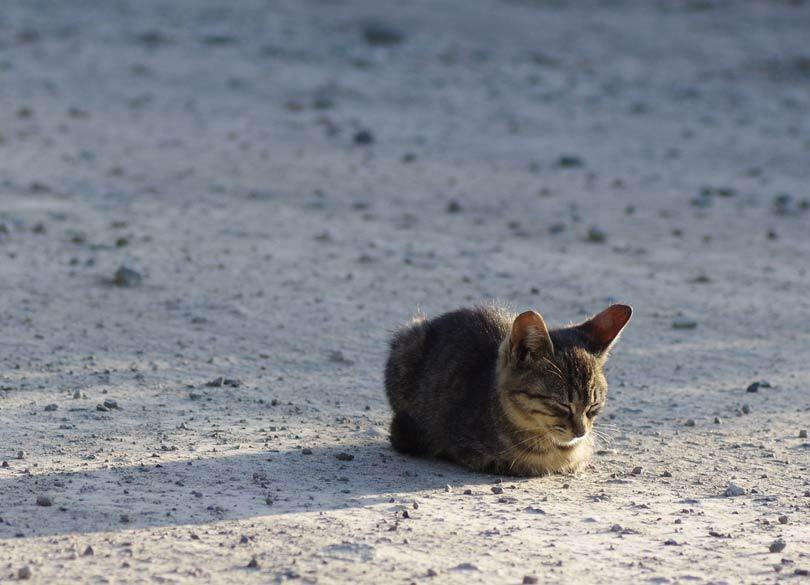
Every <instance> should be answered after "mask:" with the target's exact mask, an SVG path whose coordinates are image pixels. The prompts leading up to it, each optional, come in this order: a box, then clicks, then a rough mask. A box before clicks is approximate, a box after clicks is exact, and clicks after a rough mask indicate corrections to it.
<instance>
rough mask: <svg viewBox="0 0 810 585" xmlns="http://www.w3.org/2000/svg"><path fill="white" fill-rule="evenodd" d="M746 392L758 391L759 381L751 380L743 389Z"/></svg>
mask: <svg viewBox="0 0 810 585" xmlns="http://www.w3.org/2000/svg"><path fill="white" fill-rule="evenodd" d="M745 391H746V392H759V382H753V383H752V384H750V385H749V386H748V388H746V389H745Z"/></svg>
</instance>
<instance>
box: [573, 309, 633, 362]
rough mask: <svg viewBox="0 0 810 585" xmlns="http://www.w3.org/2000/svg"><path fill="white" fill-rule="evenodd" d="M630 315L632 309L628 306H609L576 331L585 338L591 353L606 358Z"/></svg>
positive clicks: (579, 326)
mask: <svg viewBox="0 0 810 585" xmlns="http://www.w3.org/2000/svg"><path fill="white" fill-rule="evenodd" d="M632 315H633V308H632V307H631V306H630V305H611V306H610V307H608V308H607V309H605V310H604V311H602V312H601V313H599V314H598V315H597V316H596V317H593V318H591V319H589V320H588V321H585V322H584V323H583V324H582V325H578V326H577V327H576V329H577V330H578V331H579V332H580V333H582V335H583V336H584V337H585V341H586V343H587V345H588V350H589V351H590V352H591V353H593V354H595V355H597V356H599V357H603V356H604V357H607V354H608V352H609V351H610V348H611V347H612V346H613V344H614V343H616V340H617V339H618V338H619V334H620V333H621V332H622V330H623V329H624V328H625V327H626V326H627V323H628V322H629V321H630V317H631V316H632Z"/></svg>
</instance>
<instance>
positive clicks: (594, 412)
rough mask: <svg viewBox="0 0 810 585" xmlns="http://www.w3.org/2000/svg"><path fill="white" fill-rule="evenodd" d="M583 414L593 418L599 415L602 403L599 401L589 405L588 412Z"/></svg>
mask: <svg viewBox="0 0 810 585" xmlns="http://www.w3.org/2000/svg"><path fill="white" fill-rule="evenodd" d="M585 414H587V415H588V418H595V417H597V416H599V415H600V414H602V405H601V404H599V403H597V404H592V405H591V407H590V408H589V409H588V412H586V413H585Z"/></svg>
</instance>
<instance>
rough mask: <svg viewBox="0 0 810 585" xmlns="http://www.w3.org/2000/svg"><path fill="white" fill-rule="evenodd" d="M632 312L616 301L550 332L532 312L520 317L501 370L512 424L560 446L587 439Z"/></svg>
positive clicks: (502, 392)
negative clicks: (612, 354)
mask: <svg viewBox="0 0 810 585" xmlns="http://www.w3.org/2000/svg"><path fill="white" fill-rule="evenodd" d="M631 314H632V310H631V309H630V307H628V306H626V305H613V306H612V307H610V308H608V309H606V310H605V311H603V312H602V313H600V314H599V315H597V316H596V317H594V318H593V319H590V320H588V321H586V322H585V323H583V324H581V325H578V326H575V327H568V328H565V329H559V330H556V331H553V332H551V333H550V334H549V332H548V329H547V328H546V325H545V322H544V321H543V319H542V317H541V316H540V315H539V314H537V313H535V312H533V311H530V312H527V313H523V314H521V315H520V316H519V317H518V318H517V319H515V322H514V323H513V325H512V333H511V336H510V338H509V340H507V342H505V347H504V348H503V353H502V359H501V363H500V367H499V372H498V389H499V392H500V396H501V400H502V403H503V405H504V407H505V410H506V413H507V416H509V418H510V419H511V420H512V421H513V423H515V424H516V425H517V426H518V427H519V428H520V429H525V430H526V431H533V433H532V434H534V435H536V436H542V437H544V438H545V439H546V440H547V442H548V443H551V444H553V445H555V446H556V447H558V448H560V449H568V448H572V447H574V446H575V445H576V444H577V443H579V442H580V441H583V440H586V439H587V438H588V436H589V434H590V432H591V430H592V428H593V424H594V422H595V421H596V419H597V417H598V416H599V415H600V414H601V413H602V411H603V409H604V406H605V401H606V399H607V381H606V380H605V376H604V373H603V365H604V363H605V360H606V359H607V355H608V351H609V349H610V347H611V346H612V345H613V343H614V342H615V340H616V338H617V337H618V335H619V333H621V330H622V329H623V328H624V327H625V325H626V324H627V322H628V321H629V319H630V315H631Z"/></svg>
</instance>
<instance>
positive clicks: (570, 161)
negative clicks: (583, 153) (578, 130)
mask: <svg viewBox="0 0 810 585" xmlns="http://www.w3.org/2000/svg"><path fill="white" fill-rule="evenodd" d="M583 164H584V163H583V162H582V159H581V158H580V157H578V156H576V155H573V154H564V155H562V156H560V157H559V158H558V159H557V166H558V167H560V168H562V169H573V168H577V167H581V166H582V165H583Z"/></svg>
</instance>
